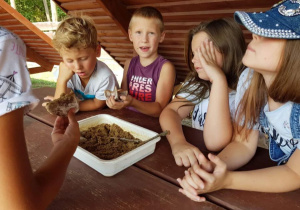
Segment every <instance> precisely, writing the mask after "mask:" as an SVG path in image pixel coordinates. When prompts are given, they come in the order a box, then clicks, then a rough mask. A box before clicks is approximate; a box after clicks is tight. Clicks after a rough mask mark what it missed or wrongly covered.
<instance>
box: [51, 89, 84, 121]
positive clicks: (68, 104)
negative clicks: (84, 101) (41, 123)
mask: <svg viewBox="0 0 300 210" xmlns="http://www.w3.org/2000/svg"><path fill="white" fill-rule="evenodd" d="M72 108H75V112H78V111H79V103H78V100H77V98H76V96H75V94H74V92H71V93H68V94H66V93H62V94H61V95H60V97H59V98H58V99H55V100H53V101H50V102H48V103H47V104H46V109H47V111H48V112H49V113H50V114H53V115H57V116H67V115H68V112H69V110H70V109H72Z"/></svg>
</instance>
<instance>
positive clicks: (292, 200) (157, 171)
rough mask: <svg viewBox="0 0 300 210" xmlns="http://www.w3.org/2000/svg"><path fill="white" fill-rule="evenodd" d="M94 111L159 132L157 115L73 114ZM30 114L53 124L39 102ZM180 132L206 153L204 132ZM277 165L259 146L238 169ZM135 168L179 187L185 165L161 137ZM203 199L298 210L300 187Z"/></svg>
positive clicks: (42, 90)
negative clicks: (178, 160) (180, 165)
mask: <svg viewBox="0 0 300 210" xmlns="http://www.w3.org/2000/svg"><path fill="white" fill-rule="evenodd" d="M34 93H35V94H36V95H37V97H38V98H40V99H41V100H42V101H43V97H45V96H46V95H52V94H53V93H54V88H40V89H34ZM97 114H110V115H112V116H115V117H118V118H120V119H123V120H126V121H128V122H131V123H133V124H137V125H139V126H142V127H144V128H147V129H150V130H153V131H155V132H158V133H159V132H161V128H160V125H159V121H158V118H153V117H150V116H146V115H144V114H141V113H136V112H133V111H130V110H127V109H123V110H120V111H118V110H111V109H108V108H107V109H103V110H100V111H93V112H79V113H77V114H76V119H77V120H82V119H85V118H88V117H91V116H94V115H97ZM29 115H30V116H31V117H33V118H36V119H38V120H41V121H42V122H44V123H46V124H48V125H53V123H54V120H55V117H54V116H52V115H50V114H49V113H47V111H46V109H45V108H44V107H42V106H41V105H39V106H38V107H37V108H36V109H35V110H33V111H32V112H31V113H30V114H29ZM183 131H184V134H185V136H186V138H187V139H188V141H189V142H190V143H192V144H193V145H195V146H197V147H198V148H199V149H200V150H201V151H202V152H203V153H204V154H205V155H207V154H208V152H209V151H208V150H207V149H206V147H205V144H204V141H203V135H202V134H203V133H202V131H200V130H197V129H193V128H190V127H186V126H183ZM274 165H276V164H275V162H273V161H271V160H270V158H269V154H268V150H266V149H263V148H260V147H258V148H257V152H256V154H255V156H254V158H253V159H252V160H251V161H250V162H249V163H248V164H246V165H245V166H244V167H242V168H241V169H239V170H253V169H259V168H265V167H270V166H274ZM135 166H136V167H138V168H140V169H142V170H144V171H146V172H149V173H151V174H153V175H154V176H157V177H160V178H161V179H164V180H166V181H167V182H170V183H172V184H173V185H174V186H179V185H178V183H177V181H176V178H178V177H183V175H184V170H185V169H186V168H184V167H178V166H177V165H176V164H175V161H174V158H173V155H172V153H171V148H170V146H169V143H168V141H167V139H166V138H165V137H162V138H161V140H160V142H158V143H157V145H156V149H155V152H154V153H153V154H152V155H150V156H148V157H146V158H144V159H143V160H141V161H139V162H137V163H136V164H135ZM205 196H206V198H207V199H208V200H209V201H211V202H213V203H216V204H218V205H221V206H224V207H226V208H229V209H283V208H287V206H288V207H289V209H297V208H299V209H300V199H299V198H300V190H296V191H293V192H288V193H258V192H249V191H238V190H220V191H217V192H213V193H208V194H206V195H205Z"/></svg>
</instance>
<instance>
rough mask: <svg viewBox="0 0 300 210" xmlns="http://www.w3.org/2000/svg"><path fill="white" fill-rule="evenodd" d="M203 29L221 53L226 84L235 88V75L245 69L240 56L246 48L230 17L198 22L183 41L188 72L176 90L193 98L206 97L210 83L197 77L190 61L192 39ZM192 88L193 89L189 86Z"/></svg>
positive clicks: (201, 98) (239, 31)
mask: <svg viewBox="0 0 300 210" xmlns="http://www.w3.org/2000/svg"><path fill="white" fill-rule="evenodd" d="M200 32H205V33H206V34H207V35H208V36H209V37H210V40H211V41H212V42H213V43H214V46H215V47H216V49H217V50H218V51H219V52H220V53H221V54H222V56H223V66H222V70H223V71H224V73H225V76H226V79H227V83H228V87H229V88H231V89H233V90H235V89H236V85H237V81H238V76H239V74H240V73H241V72H242V70H243V69H244V65H243V64H242V57H243V55H244V53H245V50H246V43H245V39H244V37H243V33H242V30H241V28H240V26H239V25H238V24H237V23H236V22H235V21H234V20H233V19H232V18H222V19H217V20H212V21H205V22H201V23H200V24H199V25H198V26H197V27H195V28H193V29H191V30H190V31H189V34H188V37H187V40H186V44H185V59H186V62H187V64H188V67H189V70H190V73H189V75H188V76H187V78H186V79H185V82H184V86H183V87H182V88H181V89H180V90H179V93H181V92H185V93H188V94H190V95H193V96H194V98H193V99H192V101H196V100H200V101H202V100H203V99H205V98H207V97H209V92H210V88H211V83H210V82H209V81H206V80H203V79H200V78H199V77H198V74H197V72H196V70H195V69H194V65H193V63H192V58H193V53H192V46H191V43H192V40H193V37H194V36H195V35H196V34H198V33H200ZM191 87H193V88H191Z"/></svg>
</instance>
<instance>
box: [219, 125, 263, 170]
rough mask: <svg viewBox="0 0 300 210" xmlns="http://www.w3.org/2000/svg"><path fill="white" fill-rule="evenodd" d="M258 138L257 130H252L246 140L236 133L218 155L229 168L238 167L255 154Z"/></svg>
mask: <svg viewBox="0 0 300 210" xmlns="http://www.w3.org/2000/svg"><path fill="white" fill-rule="evenodd" d="M258 138H259V131H258V130H252V131H251V132H250V134H249V136H248V139H247V140H244V139H241V137H240V136H239V135H236V136H235V139H234V140H233V141H232V142H231V143H230V144H228V145H227V146H226V147H225V148H224V149H223V150H222V151H221V152H220V153H219V155H218V156H219V158H220V159H221V160H223V161H224V162H225V163H226V165H227V168H228V169H229V170H235V169H238V168H240V167H242V166H243V165H245V164H246V163H248V162H249V161H250V160H251V159H252V157H253V156H254V155H255V152H256V149H257V144H258Z"/></svg>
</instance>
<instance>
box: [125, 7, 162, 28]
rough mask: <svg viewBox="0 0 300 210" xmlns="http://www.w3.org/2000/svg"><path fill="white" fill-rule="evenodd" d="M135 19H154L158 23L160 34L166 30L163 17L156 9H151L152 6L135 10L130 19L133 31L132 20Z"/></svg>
mask: <svg viewBox="0 0 300 210" xmlns="http://www.w3.org/2000/svg"><path fill="white" fill-rule="evenodd" d="M135 17H143V18H149V19H150V18H154V19H156V20H157V21H158V24H159V29H160V32H163V31H164V30H165V29H164V28H165V26H164V20H163V17H162V15H161V13H160V12H159V11H158V10H157V9H156V8H154V7H150V6H148V7H141V8H139V9H137V10H135V11H134V13H133V15H132V17H131V19H130V22H129V29H131V27H132V22H133V21H132V20H133V19H134V18H135Z"/></svg>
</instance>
